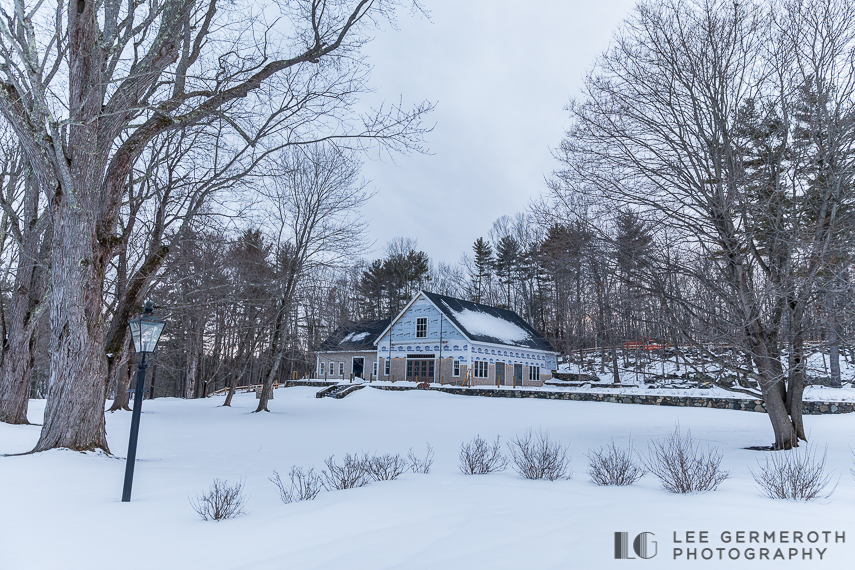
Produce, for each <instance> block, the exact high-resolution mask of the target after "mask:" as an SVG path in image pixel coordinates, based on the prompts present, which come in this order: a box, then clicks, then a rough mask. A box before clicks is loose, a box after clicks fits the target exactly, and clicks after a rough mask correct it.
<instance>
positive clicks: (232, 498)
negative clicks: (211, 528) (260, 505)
mask: <svg viewBox="0 0 855 570" xmlns="http://www.w3.org/2000/svg"><path fill="white" fill-rule="evenodd" d="M248 498H249V497H245V496H244V494H243V481H239V482H237V483H235V484H234V485H229V484H228V481H220V480H219V479H214V484H213V485H211V489H210V490H209V491H208V492H207V493H205V494H203V495H198V496H197V497H196V499H195V500H194V499H190V505H192V507H193V510H194V511H196V512H197V513H199V516H200V517H202V520H206V521H207V520H215V521H220V520H223V519H230V518H233V517H236V516H238V515H241V514H245V512H244V510H243V507H244V506H245V505H246V501H247V499H248Z"/></svg>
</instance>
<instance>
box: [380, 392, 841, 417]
mask: <svg viewBox="0 0 855 570" xmlns="http://www.w3.org/2000/svg"><path fill="white" fill-rule="evenodd" d="M371 387H372V388H377V389H378V390H414V389H416V388H415V387H414V386H377V385H372V386H371ZM426 389H427V390H438V391H440V392H447V393H449V394H458V395H460V396H482V397H488V398H489V397H493V398H540V399H544V400H576V401H582V402H611V403H616V404H641V405H648V406H680V407H690V408H718V409H722V410H742V411H746V412H762V413H766V406H765V405H764V404H763V401H762V400H755V399H747V398H746V399H736V398H698V397H688V396H658V395H642V394H601V393H592V392H551V391H546V390H514V389H512V388H510V389H509V388H504V389H499V388H492V389H491V388H462V387H456V386H431V387H430V388H426ZM851 412H855V402H813V401H812V402H804V403H803V405H802V413H803V414H805V415H818V414H848V413H851Z"/></svg>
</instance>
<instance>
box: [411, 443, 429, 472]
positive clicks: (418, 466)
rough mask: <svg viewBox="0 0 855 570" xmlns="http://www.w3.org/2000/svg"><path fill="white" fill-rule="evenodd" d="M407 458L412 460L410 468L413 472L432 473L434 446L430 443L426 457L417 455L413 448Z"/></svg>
mask: <svg viewBox="0 0 855 570" xmlns="http://www.w3.org/2000/svg"><path fill="white" fill-rule="evenodd" d="M407 459H409V460H410V469H411V470H412V472H413V473H430V468H431V466H432V465H433V448H432V447H431V446H430V444H428V446H427V453H425V456H424V458H420V457H418V456H416V454H415V452H414V451H413V448H412V447H411V448H410V450H409V451H408V452H407Z"/></svg>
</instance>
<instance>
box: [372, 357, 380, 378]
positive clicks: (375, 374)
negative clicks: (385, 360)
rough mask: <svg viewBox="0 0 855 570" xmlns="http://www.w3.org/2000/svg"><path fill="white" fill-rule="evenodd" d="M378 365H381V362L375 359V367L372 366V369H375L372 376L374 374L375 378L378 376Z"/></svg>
mask: <svg viewBox="0 0 855 570" xmlns="http://www.w3.org/2000/svg"><path fill="white" fill-rule="evenodd" d="M378 365H379V363H378V362H377V361H376V360H375V361H374V366H373V368H372V371H373V373H372V376H374V377H375V378H377V366H378Z"/></svg>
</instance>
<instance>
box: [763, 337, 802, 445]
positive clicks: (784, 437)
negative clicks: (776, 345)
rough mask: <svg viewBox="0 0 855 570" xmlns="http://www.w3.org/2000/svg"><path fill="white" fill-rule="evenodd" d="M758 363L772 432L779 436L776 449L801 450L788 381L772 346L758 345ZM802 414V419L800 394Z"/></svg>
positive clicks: (776, 439) (776, 440) (776, 437)
mask: <svg viewBox="0 0 855 570" xmlns="http://www.w3.org/2000/svg"><path fill="white" fill-rule="evenodd" d="M753 346H754V363H755V365H756V368H757V372H758V374H759V375H760V382H759V383H760V390H761V391H762V393H763V403H764V404H765V405H766V412H767V413H768V415H769V421H770V422H771V423H772V431H773V432H774V434H775V443H774V448H775V449H792V448H793V447H797V446H798V444H799V442H798V432H797V430H796V426H795V424H794V423H793V420H792V419H791V417H790V402H788V400H787V388H786V379H785V378H786V377H785V375H784V371H783V367H782V366H781V360H780V355H779V354H777V352H776V351H773V350H770V347H769V345H768V342H766V343H764V342H762V341H760V342H754V343H753ZM798 413H799V416H801V396H800V394H799V403H798Z"/></svg>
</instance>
